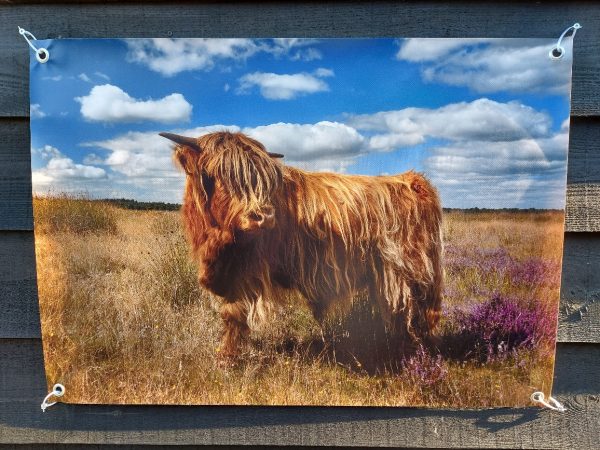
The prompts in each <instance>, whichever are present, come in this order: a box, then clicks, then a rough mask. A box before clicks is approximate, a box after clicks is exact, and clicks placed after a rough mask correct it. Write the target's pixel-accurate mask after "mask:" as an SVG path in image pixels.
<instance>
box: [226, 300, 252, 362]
mask: <svg viewBox="0 0 600 450" xmlns="http://www.w3.org/2000/svg"><path fill="white" fill-rule="evenodd" d="M220 314H221V319H223V325H224V330H223V337H222V339H221V347H220V349H219V356H220V357H221V358H222V359H223V360H232V359H235V358H236V357H238V356H239V354H240V348H241V346H242V344H243V342H244V341H245V339H246V336H247V335H248V333H249V331H250V329H249V327H248V307H247V305H246V304H245V303H244V302H241V301H240V302H233V303H223V304H222V305H221V309H220Z"/></svg>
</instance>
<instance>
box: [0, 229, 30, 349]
mask: <svg viewBox="0 0 600 450" xmlns="http://www.w3.org/2000/svg"><path fill="white" fill-rule="evenodd" d="M0 309H1V310H2V320H0V338H3V337H11V338H27V337H39V336H40V318H39V316H40V314H39V309H38V301H37V285H36V267H35V248H34V242H33V233H31V232H15V231H1V232H0Z"/></svg>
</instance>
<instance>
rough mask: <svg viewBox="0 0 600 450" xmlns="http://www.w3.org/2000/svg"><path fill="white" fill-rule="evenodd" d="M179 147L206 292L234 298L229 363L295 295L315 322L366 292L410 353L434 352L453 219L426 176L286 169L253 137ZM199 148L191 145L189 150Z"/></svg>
mask: <svg viewBox="0 0 600 450" xmlns="http://www.w3.org/2000/svg"><path fill="white" fill-rule="evenodd" d="M164 136H165V137H168V138H169V139H172V140H176V142H178V145H176V147H175V155H174V156H175V160H176V161H177V162H178V164H179V165H180V166H181V167H182V168H183V170H184V171H185V172H186V175H187V181H186V187H185V196H184V201H183V207H182V211H183V217H184V222H185V226H186V228H187V234H188V238H189V241H190V243H191V247H192V250H193V255H194V257H195V258H196V260H197V261H198V264H199V281H200V283H201V284H202V285H203V286H204V287H206V288H207V289H209V290H210V291H212V292H213V293H215V294H216V295H218V296H220V297H221V298H222V306H221V317H222V319H223V322H224V325H225V332H224V336H223V342H222V346H221V351H222V354H223V356H227V357H230V356H235V355H237V353H238V351H239V345H240V343H241V342H242V340H243V338H244V336H245V335H247V333H248V331H249V329H250V328H251V327H252V326H253V325H254V324H256V323H258V322H259V321H261V320H264V318H265V317H267V315H268V314H267V313H268V311H269V310H270V309H272V307H273V306H274V305H276V304H278V303H280V302H281V301H282V299H283V297H284V295H282V294H283V293H285V291H286V290H297V291H299V292H300V293H302V295H303V297H304V298H305V299H306V302H307V304H308V306H309V307H310V309H311V311H312V313H313V314H314V317H315V318H316V319H317V320H319V321H320V320H322V319H323V318H324V317H325V315H326V314H327V312H328V311H330V310H331V309H332V308H334V307H336V306H339V305H342V304H348V303H350V302H351V300H352V298H353V296H354V295H355V294H356V293H357V292H360V291H362V290H366V291H368V293H369V298H370V299H371V300H372V301H375V302H377V304H378V306H379V309H380V311H381V314H382V316H383V318H384V320H385V322H386V326H387V327H388V329H389V330H390V331H391V332H392V333H393V335H394V336H396V337H397V338H398V348H399V352H406V351H407V350H408V351H410V349H413V348H414V346H415V345H416V344H418V343H420V342H428V341H429V340H430V338H431V334H432V331H433V329H434V327H435V325H436V323H437V322H438V319H439V315H440V309H441V299H442V294H441V291H442V281H443V280H442V278H443V274H442V264H441V257H442V238H441V220H442V210H441V206H440V201H439V198H438V194H437V192H436V189H435V188H434V187H433V186H432V185H431V184H430V183H429V182H428V181H427V180H426V179H425V178H424V177H423V176H422V175H420V174H418V173H415V172H412V171H409V172H406V173H403V174H401V175H395V176H378V177H370V176H357V175H338V174H334V173H312V172H306V171H303V170H299V169H295V168H292V167H288V166H284V165H283V164H281V163H280V162H279V160H277V159H276V158H275V157H274V156H281V155H274V154H269V153H267V151H266V150H265V148H264V147H263V145H262V144H260V143H259V142H257V141H256V140H254V139H251V138H249V137H247V136H245V135H243V134H241V133H228V132H219V133H212V134H208V135H205V136H202V137H200V138H198V139H190V138H187V141H182V140H181V139H186V138H182V137H176V139H174V138H173V136H174V135H167V134H164ZM188 144H190V145H188Z"/></svg>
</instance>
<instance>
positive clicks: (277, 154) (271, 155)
mask: <svg viewBox="0 0 600 450" xmlns="http://www.w3.org/2000/svg"><path fill="white" fill-rule="evenodd" d="M267 153H268V154H269V156H270V157H271V158H283V155H282V154H281V153H271V152H267Z"/></svg>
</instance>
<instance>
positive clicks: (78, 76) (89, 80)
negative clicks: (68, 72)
mask: <svg viewBox="0 0 600 450" xmlns="http://www.w3.org/2000/svg"><path fill="white" fill-rule="evenodd" d="M77 78H79V79H80V80H81V81H85V82H86V83H91V82H92V79H91V78H90V77H88V76H87V74H85V73H80V74H79V75H77Z"/></svg>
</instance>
